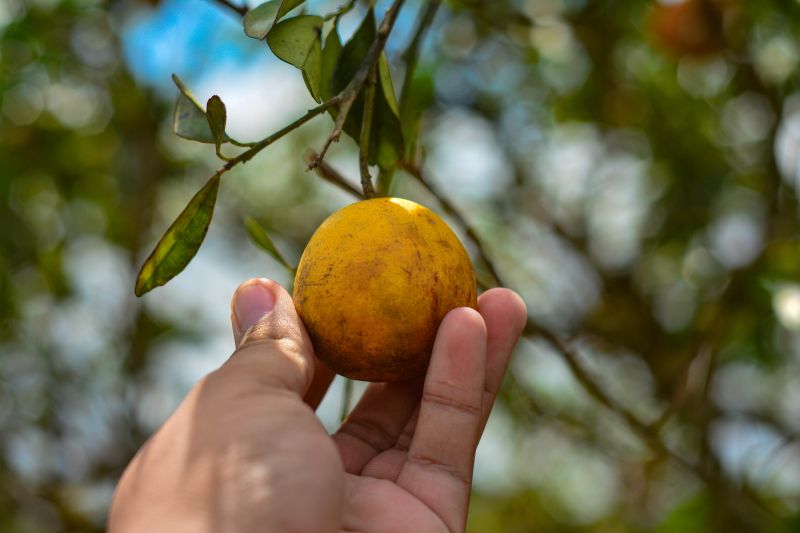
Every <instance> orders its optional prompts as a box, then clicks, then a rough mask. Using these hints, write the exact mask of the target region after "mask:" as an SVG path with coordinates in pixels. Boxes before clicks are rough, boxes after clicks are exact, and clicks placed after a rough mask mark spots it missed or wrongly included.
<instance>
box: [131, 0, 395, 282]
mask: <svg viewBox="0 0 800 533" xmlns="http://www.w3.org/2000/svg"><path fill="white" fill-rule="evenodd" d="M303 3H304V2H303V0H269V1H267V2H264V3H262V4H261V5H259V6H258V7H256V8H255V9H252V10H250V11H248V12H247V14H246V15H245V17H244V19H243V25H244V32H245V34H246V35H247V36H249V37H252V38H254V39H259V40H264V41H265V42H266V44H267V45H268V46H269V48H270V50H271V51H272V52H273V53H274V54H275V55H276V56H277V57H278V58H280V59H281V60H283V61H285V62H287V63H289V64H290V65H293V66H294V67H296V68H298V69H299V70H300V71H301V72H302V75H303V79H304V80H305V83H306V87H307V88H308V91H309V93H310V95H311V97H312V98H313V99H314V100H315V101H316V102H328V101H329V100H331V99H332V98H334V97H335V96H336V95H338V94H340V93H341V92H342V91H343V90H344V89H345V88H346V87H347V86H348V84H350V82H351V80H352V79H353V78H354V76H355V75H356V73H357V72H358V71H359V69H360V68H361V67H362V65H363V64H364V61H365V59H366V58H367V55H368V51H369V50H370V47H371V46H372V44H373V42H375V40H376V33H377V30H376V21H375V14H374V11H373V10H372V9H371V8H370V9H369V11H368V12H367V15H366V16H365V17H364V20H363V21H362V23H361V24H360V26H359V28H358V29H357V30H356V32H355V33H354V35H353V36H352V38H351V39H350V40H349V41H348V42H346V43H344V44H342V42H341V39H340V37H339V33H338V21H339V17H340V16H341V15H342V14H343V13H345V12H346V11H347V10H349V9H350V7H352V5H353V3H352V2H350V3H348V4H346V5H345V6H344V7H343V8H341V9H340V10H339V11H337V12H336V13H334V14H331V15H328V16H325V17H323V16H318V15H310V14H307V13H305V12H301V13H299V14H296V15H294V16H288V15H289V13H290V12H292V11H293V10H295V9H296V8H298V7H300V6H301V4H303ZM323 35H324V37H323ZM373 57H374V56H373ZM376 68H377V76H376V78H377V82H376V87H375V100H374V108H373V113H372V122H371V124H370V128H369V130H368V133H369V163H370V164H371V165H377V166H378V167H379V168H380V169H381V171H382V172H383V173H385V175H387V176H390V175H391V173H392V171H393V169H394V168H395V167H396V166H397V164H398V162H399V161H400V160H401V158H403V156H404V155H405V151H406V148H405V143H404V140H403V131H404V129H406V130H408V125H407V124H403V123H402V122H401V118H400V109H399V106H398V102H397V97H396V95H395V90H394V84H393V82H392V76H391V71H390V68H389V62H388V60H387V58H386V56H385V54H381V55H380V57H379V59H378V62H377V65H376ZM173 81H174V82H175V85H176V86H177V87H178V98H177V101H176V104H175V112H174V115H173V131H174V132H175V133H176V134H177V135H178V136H180V137H183V138H185V139H190V140H194V141H198V142H203V143H209V144H213V145H214V146H215V149H216V153H217V155H218V156H219V157H220V158H221V159H223V160H225V161H227V164H226V165H225V166H223V168H222V169H220V171H218V172H217V173H216V174H215V175H214V176H213V177H212V178H211V180H209V182H208V183H206V185H205V186H204V187H203V188H202V189H201V190H200V191H199V192H198V193H197V194H196V195H195V196H194V197H193V198H192V199H191V201H190V202H189V204H188V205H187V206H186V207H185V208H184V210H183V211H182V212H181V213H180V215H179V216H178V218H177V219H176V220H175V222H174V223H173V224H172V225H171V226H170V228H169V229H168V230H167V232H166V233H165V234H164V236H163V237H162V238H161V240H160V241H159V242H158V244H157V245H156V247H155V249H154V250H153V252H152V253H151V254H150V256H149V257H148V259H147V260H146V261H145V263H144V265H143V266H142V269H141V271H140V272H139V276H138V279H137V282H136V294H137V295H139V296H141V295H142V294H144V293H146V292H148V291H150V290H152V289H153V288H155V287H158V286H160V285H164V284H165V283H166V282H167V281H169V280H170V279H172V278H173V277H175V276H176V275H177V274H179V273H180V272H181V271H182V270H183V269H184V268H185V267H186V265H188V264H189V261H191V259H192V258H193V257H194V256H195V254H196V253H197V251H198V249H199V248H200V245H201V244H202V242H203V239H204V238H205V235H206V233H207V231H208V226H209V224H210V222H211V217H212V215H213V212H214V205H215V202H216V198H217V191H218V189H219V183H220V177H221V176H222V174H224V173H225V172H226V171H227V170H229V169H230V168H232V166H234V165H235V164H238V163H240V162H244V161H247V160H248V159H249V158H250V157H251V156H252V155H253V154H246V155H248V156H250V157H246V158H242V157H238V156H237V157H236V158H228V157H226V156H224V155H223V154H222V153H221V147H222V145H224V144H226V143H230V144H232V145H234V146H241V147H257V149H258V144H259V143H241V142H239V141H236V140H235V139H232V138H231V137H230V136H229V135H228V134H227V133H226V125H227V112H226V109H225V104H224V103H223V101H222V99H220V97H219V96H216V95H214V96H212V97H211V98H210V99H209V100H208V102H207V104H206V107H205V109H204V108H203V107H202V106H201V105H200V104H199V103H198V101H197V99H196V98H195V97H194V96H193V95H192V94H191V92H190V91H189V89H188V88H187V87H186V86H185V85H184V84H183V82H181V80H180V79H179V78H178V77H177V76H175V75H173ZM364 107H365V105H364V95H363V91H362V93H361V94H359V95H358V96H357V98H356V100H355V101H354V102H353V105H352V107H351V108H350V111H349V113H348V115H347V118H346V121H345V123H344V128H343V129H344V132H345V133H346V134H347V135H349V136H350V137H352V138H353V139H355V140H356V142H359V138H360V135H361V127H362V122H363V114H364ZM327 109H328V111H329V112H330V113H331V115H332V116H333V117H334V118H336V116H337V114H338V112H339V110H338V108H337V107H336V106H330V107H328V108H327ZM365 133H367V132H365ZM279 136H280V135H278V137H279ZM251 151H254V150H251ZM246 228H247V230H248V232H249V233H250V235H251V237H252V238H253V240H254V241H255V242H256V243H257V244H258V245H259V246H260V247H262V248H263V249H264V250H266V251H267V252H268V253H269V254H270V255H272V256H273V257H274V258H275V259H276V261H278V262H280V263H281V264H283V265H284V266H286V267H287V268H288V269H290V270H291V268H292V267H291V266H290V265H289V264H288V262H287V261H286V260H285V259H284V258H283V257H282V256H281V255H280V253H279V252H278V251H277V249H276V248H275V246H274V244H272V241H271V239H270V237H269V235H268V234H267V232H266V230H264V229H263V228H262V227H261V226H259V225H258V224H257V222H255V220H253V219H248V221H247V222H246Z"/></svg>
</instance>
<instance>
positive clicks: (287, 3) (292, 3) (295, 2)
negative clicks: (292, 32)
mask: <svg viewBox="0 0 800 533" xmlns="http://www.w3.org/2000/svg"><path fill="white" fill-rule="evenodd" d="M303 2H305V0H283V2H282V3H281V8H280V9H279V10H278V16H277V17H275V22H277V21H279V20H280V19H282V18H283V17H284V15H286V13H288V12H289V11H291V10H292V9H294V8H296V7H297V6H299V5H300V4H302V3H303Z"/></svg>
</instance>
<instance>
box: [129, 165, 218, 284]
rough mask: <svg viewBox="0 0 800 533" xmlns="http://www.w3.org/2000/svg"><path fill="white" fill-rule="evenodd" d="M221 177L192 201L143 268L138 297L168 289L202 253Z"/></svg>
mask: <svg viewBox="0 0 800 533" xmlns="http://www.w3.org/2000/svg"><path fill="white" fill-rule="evenodd" d="M218 190H219V175H218V174H215V175H214V176H213V177H212V178H211V179H210V180H208V183H206V184H205V185H204V186H203V188H202V189H200V190H199V191H197V193H196V194H195V195H194V197H192V199H191V200H190V201H189V203H188V205H187V206H186V207H185V208H184V209H183V211H181V214H180V215H178V218H177V219H175V222H173V223H172V225H171V226H170V227H169V229H168V230H167V232H166V233H164V236H163V237H161V240H160V241H158V244H156V247H155V249H153V251H152V252H151V253H150V256H149V257H148V258H147V260H146V261H145V262H144V265H142V269H141V270H140V271H139V276H138V278H137V279H136V288H135V291H134V292H135V293H136V296H142V295H143V294H145V293H147V292H149V291H151V290H153V289H154V288H156V287H159V286H161V285H164V284H165V283H167V282H168V281H169V280H171V279H172V278H174V277H175V276H177V275H178V274H179V273H180V272H181V271H182V270H183V269H184V268H186V265H188V264H189V261H191V260H192V258H193V257H194V256H195V254H196V253H197V250H199V249H200V245H201V244H202V243H203V239H205V236H206V233H207V232H208V225H209V224H210V223H211V217H212V216H213V215H214V205H215V204H216V202H217V191H218Z"/></svg>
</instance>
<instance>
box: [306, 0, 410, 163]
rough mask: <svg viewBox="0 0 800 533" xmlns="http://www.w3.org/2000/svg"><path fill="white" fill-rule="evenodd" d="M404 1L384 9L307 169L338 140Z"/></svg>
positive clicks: (396, 0) (323, 155)
mask: <svg viewBox="0 0 800 533" xmlns="http://www.w3.org/2000/svg"><path fill="white" fill-rule="evenodd" d="M404 1H405V0H395V1H394V3H393V4H392V6H391V7H390V8H389V9H388V10H387V11H386V15H385V16H384V17H383V20H382V21H381V24H380V26H379V27H378V31H377V32H376V33H375V40H374V41H372V44H371V45H370V47H369V51H367V55H366V56H365V57H364V61H362V62H361V65H360V66H359V67H358V70H357V71H356V74H355V76H353V79H351V80H350V83H348V84H347V86H346V87H345V88H344V89H342V92H340V93H339V95H338V96H339V97H340V102H339V104H338V106H339V108H338V110H337V111H338V114H337V115H336V120H335V121H334V123H333V130H331V134H330V135H329V136H328V139H327V140H326V141H325V144H324V145H323V146H322V150H320V152H319V155H318V156H317V158H316V159H315V160H314V161H313V162H312V164H311V165H309V170H313V169H314V167H316V166H317V165H318V164H319V161H321V160H322V159H324V158H325V154H326V153H327V152H328V148H330V146H331V143H333V142H334V141H338V140H339V137H341V135H342V129H343V128H344V123H345V120H347V115H348V114H349V113H350V109H351V108H352V107H353V103H354V102H355V101H356V98H358V94H359V93H360V92H361V89H362V88H363V87H364V84H365V83H366V81H367V77H368V75H369V73H370V70H372V68H373V67H374V66H375V64H376V63H377V62H378V58H379V57H380V55H381V52H383V47H384V46H385V45H386V40H387V39H388V38H389V34H390V33H391V31H392V28H393V27H394V22H395V20H397V13H398V12H399V11H400V7H401V6H402V5H403V2H404Z"/></svg>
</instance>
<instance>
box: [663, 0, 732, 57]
mask: <svg viewBox="0 0 800 533" xmlns="http://www.w3.org/2000/svg"><path fill="white" fill-rule="evenodd" d="M723 15H724V12H723V8H722V7H721V3H718V2H713V1H711V0H683V1H682V2H678V3H674V4H668V5H664V4H659V3H656V4H655V5H654V7H653V9H652V11H651V13H650V31H651V34H652V35H653V37H654V38H655V41H656V42H657V44H658V45H659V46H660V47H661V48H662V49H663V50H664V51H666V52H667V53H669V54H671V55H673V56H675V57H678V58H680V57H683V56H690V57H695V58H702V57H707V56H711V55H714V54H716V53H718V52H720V51H721V50H722V49H723V48H724V47H725V41H724V35H723V23H724V19H723Z"/></svg>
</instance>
